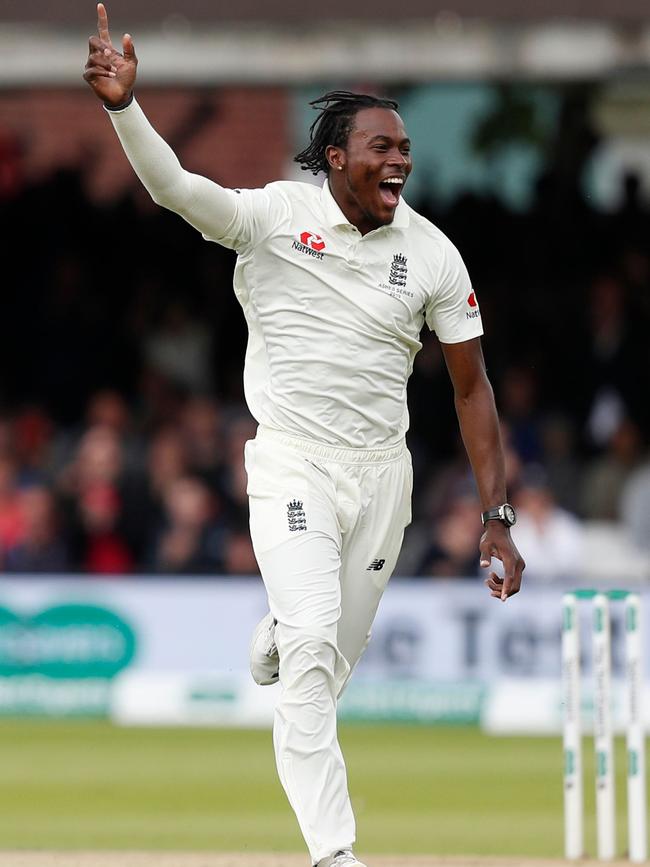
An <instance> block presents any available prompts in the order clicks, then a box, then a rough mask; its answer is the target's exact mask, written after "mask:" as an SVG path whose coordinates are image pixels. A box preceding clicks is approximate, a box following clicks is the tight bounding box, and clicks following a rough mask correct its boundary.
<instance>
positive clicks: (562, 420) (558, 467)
mask: <svg viewBox="0 0 650 867" xmlns="http://www.w3.org/2000/svg"><path fill="white" fill-rule="evenodd" d="M541 436H542V446H543V450H544V470H545V471H546V475H547V478H548V486H549V488H550V489H551V491H552V492H553V497H554V498H555V501H556V502H557V504H558V506H561V507H562V508H563V509H566V510H567V511H569V512H573V513H579V512H580V507H581V501H580V486H581V479H582V473H583V466H582V462H581V461H580V459H579V457H578V454H577V449H576V435H575V425H574V424H573V423H572V421H571V419H570V418H568V417H567V416H565V415H552V416H549V417H548V418H546V419H545V420H544V422H543V423H542V425H541Z"/></svg>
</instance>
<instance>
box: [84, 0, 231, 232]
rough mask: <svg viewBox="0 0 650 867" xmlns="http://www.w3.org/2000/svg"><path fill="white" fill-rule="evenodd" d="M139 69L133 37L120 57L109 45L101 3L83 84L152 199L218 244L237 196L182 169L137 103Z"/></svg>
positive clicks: (127, 38)
mask: <svg viewBox="0 0 650 867" xmlns="http://www.w3.org/2000/svg"><path fill="white" fill-rule="evenodd" d="M137 65H138V60H137V57H136V55H135V49H134V47H133V40H132V38H131V36H130V35H129V34H128V33H125V34H124V36H123V37H122V52H121V53H120V52H119V51H118V50H117V49H116V48H115V47H114V46H113V43H112V41H111V37H110V33H109V30H108V15H107V13H106V9H105V7H104V4H103V3H98V4H97V36H91V37H90V39H89V40H88V61H87V63H86V68H85V71H84V76H83V77H84V79H85V81H86V82H87V83H88V84H89V85H90V87H91V88H92V90H93V91H94V93H95V95H96V96H97V97H98V98H99V99H101V100H102V102H103V103H104V106H105V108H106V109H107V110H108V113H109V115H110V118H111V121H112V122H113V126H114V127H115V131H116V132H117V135H118V137H119V139H120V142H121V144H122V147H123V148H124V152H125V154H126V156H127V158H128V160H129V162H130V163H131V165H132V166H133V169H134V171H135V173H136V174H137V176H138V177H139V178H140V180H141V181H142V183H143V184H144V186H145V187H146V189H147V190H148V192H149V194H150V195H151V197H152V199H153V200H154V201H155V202H156V203H157V204H159V205H162V206H163V207H165V208H169V209H170V210H172V211H175V212H176V213H177V214H180V215H181V216H182V217H184V218H185V219H186V220H187V221H188V222H189V223H191V225H193V226H194V227H195V228H197V229H198V230H199V231H200V232H202V233H203V234H204V235H207V236H208V237H210V238H220V237H222V236H223V235H225V234H226V230H227V229H228V227H229V226H230V224H231V223H232V221H233V219H234V217H235V212H236V202H235V194H234V193H233V192H232V191H231V190H226V189H224V188H223V187H221V186H219V185H218V184H215V183H214V182H213V181H210V180H208V179H207V178H203V177H201V176H200V175H195V174H192V173H191V172H187V171H185V169H183V167H182V166H181V164H180V163H179V161H178V159H177V157H176V155H175V154H174V152H173V151H172V149H171V148H170V147H169V145H168V144H167V143H166V142H165V141H164V139H163V138H161V136H160V135H158V133H157V132H156V131H155V130H154V128H153V127H152V126H151V124H150V123H149V121H148V120H147V118H146V117H145V115H144V113H143V112H142V109H141V108H140V106H139V105H138V104H137V102H136V101H135V100H134V99H133V88H134V86H135V80H136V70H137Z"/></svg>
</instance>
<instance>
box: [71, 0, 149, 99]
mask: <svg viewBox="0 0 650 867" xmlns="http://www.w3.org/2000/svg"><path fill="white" fill-rule="evenodd" d="M137 66H138V58H137V57H136V56H135V50H134V48H133V40H132V39H131V37H130V36H129V34H128V33H125V34H124V36H123V37H122V53H121V54H120V52H119V51H118V50H117V49H116V48H114V47H113V43H112V42H111V36H110V33H109V32H108V15H107V14H106V8H105V6H104V4H103V3H98V4H97V36H91V37H90V39H89V40H88V62H87V63H86V68H85V72H84V79H85V80H86V81H87V82H88V84H89V85H90V86H91V87H92V89H93V90H94V91H95V94H96V95H97V97H98V98H99V99H101V100H102V102H105V103H106V104H107V105H121V104H122V103H123V102H126V101H127V100H128V98H129V96H130V95H131V91H132V90H133V85H134V84H135V74H136V68H137Z"/></svg>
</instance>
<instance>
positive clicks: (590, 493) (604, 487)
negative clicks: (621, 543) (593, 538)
mask: <svg viewBox="0 0 650 867" xmlns="http://www.w3.org/2000/svg"><path fill="white" fill-rule="evenodd" d="M642 446H643V441H642V437H641V431H640V430H639V428H638V426H637V425H636V424H634V422H633V421H630V419H627V418H626V419H622V420H621V422H620V423H619V424H618V425H617V427H616V429H615V430H614V431H613V433H612V434H611V436H610V437H609V440H608V443H607V450H606V452H605V454H603V455H601V456H600V457H597V458H594V459H593V460H592V461H591V462H590V463H589V464H588V465H587V467H586V469H585V473H584V476H583V480H582V490H581V501H582V502H581V506H582V514H583V515H584V516H585V518H588V519H589V520H595V521H617V520H618V519H619V518H620V508H621V496H622V493H623V489H624V487H625V484H626V482H627V480H628V479H629V478H630V476H631V474H632V473H633V472H634V470H635V469H636V468H637V467H638V466H639V464H640V463H641V460H642V458H643V448H642Z"/></svg>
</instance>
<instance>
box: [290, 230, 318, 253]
mask: <svg viewBox="0 0 650 867" xmlns="http://www.w3.org/2000/svg"><path fill="white" fill-rule="evenodd" d="M291 246H292V247H293V249H294V250H298V251H299V252H300V253H306V254H307V255H308V256H312V257H313V258H315V259H322V258H323V255H324V254H323V250H324V249H325V241H323V239H322V238H321V236H320V235H317V234H316V233H315V232H301V233H300V240H299V241H294V242H293V244H292V245H291Z"/></svg>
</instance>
